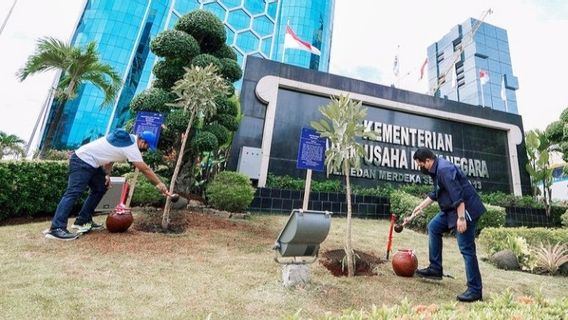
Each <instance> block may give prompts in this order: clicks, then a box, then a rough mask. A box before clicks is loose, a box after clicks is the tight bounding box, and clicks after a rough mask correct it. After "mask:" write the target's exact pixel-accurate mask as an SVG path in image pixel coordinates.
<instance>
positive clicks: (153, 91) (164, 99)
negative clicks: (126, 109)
mask: <svg viewBox="0 0 568 320" xmlns="http://www.w3.org/2000/svg"><path fill="white" fill-rule="evenodd" d="M169 102H171V99H170V95H169V93H168V92H167V91H164V90H162V89H160V88H149V89H146V90H144V91H142V92H140V93H139V94H137V95H136V96H135V97H134V99H132V101H131V102H130V109H132V111H133V112H138V111H153V112H168V111H169V110H170V109H171V107H170V106H167V105H166V103H169Z"/></svg>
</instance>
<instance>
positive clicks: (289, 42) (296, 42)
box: [284, 26, 321, 56]
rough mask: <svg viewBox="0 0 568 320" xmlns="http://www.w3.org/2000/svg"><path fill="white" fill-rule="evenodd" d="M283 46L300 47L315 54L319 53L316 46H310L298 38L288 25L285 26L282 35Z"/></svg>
mask: <svg viewBox="0 0 568 320" xmlns="http://www.w3.org/2000/svg"><path fill="white" fill-rule="evenodd" d="M284 48H291V49H300V50H304V51H308V52H311V53H312V54H315V55H318V56H319V55H321V52H320V51H319V50H318V48H316V47H314V46H312V45H311V44H309V43H308V42H306V41H304V40H302V39H300V38H299V37H298V36H297V35H296V33H295V32H294V30H292V28H290V26H286V35H285V36H284Z"/></svg>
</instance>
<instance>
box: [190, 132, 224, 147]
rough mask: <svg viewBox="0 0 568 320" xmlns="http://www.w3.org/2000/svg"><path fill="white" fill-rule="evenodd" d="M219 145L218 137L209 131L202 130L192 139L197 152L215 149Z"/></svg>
mask: <svg viewBox="0 0 568 320" xmlns="http://www.w3.org/2000/svg"><path fill="white" fill-rule="evenodd" d="M218 147H219V141H217V137H215V135H214V134H213V133H211V132H208V131H200V132H199V133H197V134H196V135H195V136H194V137H193V139H191V148H192V149H193V150H194V151H195V152H204V151H213V150H215V149H217V148H218Z"/></svg>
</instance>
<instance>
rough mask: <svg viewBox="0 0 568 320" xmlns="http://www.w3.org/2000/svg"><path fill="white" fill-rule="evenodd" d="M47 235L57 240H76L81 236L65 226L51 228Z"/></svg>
mask: <svg viewBox="0 0 568 320" xmlns="http://www.w3.org/2000/svg"><path fill="white" fill-rule="evenodd" d="M45 237H46V238H48V239H55V240H63V241H69V240H75V239H77V238H78V237H79V235H78V234H76V233H71V232H69V231H68V230H67V229H64V228H57V229H50V230H49V231H48V232H47V233H46V234H45Z"/></svg>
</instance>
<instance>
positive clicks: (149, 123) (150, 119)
mask: <svg viewBox="0 0 568 320" xmlns="http://www.w3.org/2000/svg"><path fill="white" fill-rule="evenodd" d="M162 123H164V115H163V114H161V113H159V112H148V111H139V112H137V113H136V121H135V122H134V130H133V131H134V134H135V135H139V134H141V133H142V132H144V131H150V132H152V133H154V135H156V140H154V142H152V144H151V145H149V147H151V148H157V147H158V139H159V138H160V129H161V128H162ZM136 180H138V168H136V170H134V177H132V181H131V182H130V184H131V186H130V188H129V190H128V198H127V199H126V204H125V205H126V207H130V202H131V201H132V195H133V194H134V187H135V186H136Z"/></svg>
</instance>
